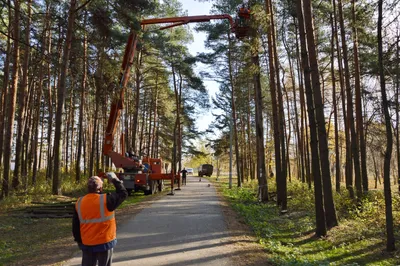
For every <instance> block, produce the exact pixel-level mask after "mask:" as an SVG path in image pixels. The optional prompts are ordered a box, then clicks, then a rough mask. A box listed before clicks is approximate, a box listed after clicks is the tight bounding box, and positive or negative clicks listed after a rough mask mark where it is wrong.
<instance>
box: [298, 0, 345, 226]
mask: <svg viewBox="0 0 400 266" xmlns="http://www.w3.org/2000/svg"><path fill="white" fill-rule="evenodd" d="M304 7H305V8H304V21H305V25H306V30H307V34H306V36H307V44H308V52H309V60H310V70H311V79H312V83H313V84H312V90H313V98H314V107H315V116H316V121H317V130H318V144H319V145H318V146H319V156H320V160H321V173H322V185H323V190H324V191H323V194H324V205H325V216H326V225H327V226H328V228H332V227H334V226H337V225H338V222H337V216H336V210H335V204H334V202H333V195H332V183H331V174H330V163H329V148H328V137H327V134H326V128H325V116H324V104H323V102H322V96H321V85H320V81H319V68H318V60H317V53H316V46H315V41H314V25H313V20H312V9H311V2H310V0H304Z"/></svg>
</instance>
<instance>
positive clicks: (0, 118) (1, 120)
mask: <svg viewBox="0 0 400 266" xmlns="http://www.w3.org/2000/svg"><path fill="white" fill-rule="evenodd" d="M8 21H9V25H8V36H7V52H6V58H5V60H4V70H3V73H4V76H3V91H2V94H1V98H0V106H1V107H0V128H4V127H5V126H6V110H7V104H6V100H7V95H8V91H9V87H8V84H9V75H10V58H11V37H10V36H11V21H12V16H11V0H8ZM3 140H4V130H0V147H3V143H4V142H3ZM2 159H3V149H0V164H2ZM0 175H1V174H0ZM0 180H2V179H0Z"/></svg>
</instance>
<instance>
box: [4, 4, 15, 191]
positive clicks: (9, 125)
mask: <svg viewBox="0 0 400 266" xmlns="http://www.w3.org/2000/svg"><path fill="white" fill-rule="evenodd" d="M19 8H20V3H19V0H15V1H14V18H13V19H14V20H13V24H14V26H13V29H14V31H13V39H14V47H13V69H12V78H11V90H10V91H9V93H8V96H7V101H6V105H7V107H6V112H5V116H6V117H7V121H6V123H5V133H6V134H5V136H4V143H3V144H4V145H3V149H4V162H3V165H4V170H3V171H4V172H3V190H2V194H1V196H0V198H3V197H7V196H8V195H9V180H10V160H11V147H12V145H13V144H12V142H13V134H12V133H13V127H14V116H15V103H16V98H17V90H18V74H19V52H20V51H19V38H20V28H19V18H20V10H19Z"/></svg>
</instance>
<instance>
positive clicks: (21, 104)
mask: <svg viewBox="0 0 400 266" xmlns="http://www.w3.org/2000/svg"><path fill="white" fill-rule="evenodd" d="M31 4H32V0H28V3H27V5H28V6H27V9H28V11H27V13H28V14H27V21H26V29H25V40H24V41H25V46H24V47H25V48H24V58H23V66H22V84H21V86H20V88H19V90H18V120H17V123H18V127H17V139H16V148H15V168H14V176H13V181H12V186H13V189H14V190H17V189H18V187H19V185H20V183H21V180H20V176H19V175H20V169H21V159H22V156H21V155H22V147H23V142H22V135H23V134H24V128H25V121H26V114H25V110H26V98H27V94H28V68H29V58H30V45H29V43H30V28H31V13H32V12H31Z"/></svg>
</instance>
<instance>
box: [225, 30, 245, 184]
mask: <svg viewBox="0 0 400 266" xmlns="http://www.w3.org/2000/svg"><path fill="white" fill-rule="evenodd" d="M228 45H229V47H228V51H227V55H228V68H229V82H230V85H231V86H230V87H231V95H230V96H231V108H232V121H233V124H232V126H233V139H234V141H235V156H236V173H237V180H238V184H237V186H238V187H241V186H242V183H241V181H242V179H243V175H241V174H240V167H241V162H240V160H239V157H240V152H239V137H238V132H237V122H236V120H237V114H236V103H235V87H236V85H235V82H234V80H233V70H232V54H231V50H232V40H231V34H230V32H228Z"/></svg>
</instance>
